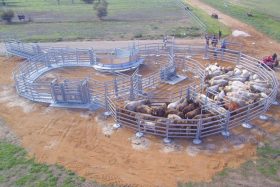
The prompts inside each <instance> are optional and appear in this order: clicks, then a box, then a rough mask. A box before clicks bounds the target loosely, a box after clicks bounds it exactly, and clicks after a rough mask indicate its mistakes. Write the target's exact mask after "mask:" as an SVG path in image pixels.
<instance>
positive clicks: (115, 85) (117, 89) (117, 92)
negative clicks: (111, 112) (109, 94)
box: [114, 77, 119, 97]
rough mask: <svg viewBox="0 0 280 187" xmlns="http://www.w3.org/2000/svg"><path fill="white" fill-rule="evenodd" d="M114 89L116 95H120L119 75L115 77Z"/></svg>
mask: <svg viewBox="0 0 280 187" xmlns="http://www.w3.org/2000/svg"><path fill="white" fill-rule="evenodd" d="M114 90H115V97H119V88H118V82H117V77H115V79H114Z"/></svg>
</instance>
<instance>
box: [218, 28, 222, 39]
mask: <svg viewBox="0 0 280 187" xmlns="http://www.w3.org/2000/svg"><path fill="white" fill-rule="evenodd" d="M221 38H222V31H221V30H219V40H221Z"/></svg>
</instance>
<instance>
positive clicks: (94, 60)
mask: <svg viewBox="0 0 280 187" xmlns="http://www.w3.org/2000/svg"><path fill="white" fill-rule="evenodd" d="M88 53H89V59H90V65H95V64H96V57H95V53H94V52H93V49H90V50H89V51H88Z"/></svg>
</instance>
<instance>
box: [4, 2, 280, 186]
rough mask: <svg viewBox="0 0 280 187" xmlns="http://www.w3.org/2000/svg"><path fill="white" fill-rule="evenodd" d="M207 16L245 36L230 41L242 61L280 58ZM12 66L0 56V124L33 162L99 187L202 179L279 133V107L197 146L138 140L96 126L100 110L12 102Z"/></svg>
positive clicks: (261, 42)
mask: <svg viewBox="0 0 280 187" xmlns="http://www.w3.org/2000/svg"><path fill="white" fill-rule="evenodd" d="M190 2H191V4H192V5H194V6H199V7H200V8H202V9H205V10H206V11H208V13H211V12H213V11H214V10H213V9H211V8H210V7H208V6H206V5H204V4H201V3H200V2H199V1H194V0H191V1H190ZM215 12H217V13H218V14H219V16H220V17H221V21H222V22H223V23H225V24H227V25H229V26H230V27H231V28H232V29H233V30H235V29H238V30H242V31H245V32H247V33H249V34H250V35H251V36H250V37H246V38H242V37H238V38H233V37H232V38H231V40H234V41H238V42H241V43H242V44H243V45H244V47H243V49H244V51H246V52H247V53H249V54H250V55H254V56H257V57H261V56H263V55H269V54H271V53H272V52H275V50H276V49H277V51H276V52H278V53H279V52H280V45H279V44H277V43H276V42H274V41H272V40H271V39H269V38H267V37H265V36H263V35H262V34H260V33H258V32H257V31H255V30H254V29H253V28H251V27H250V26H247V25H245V24H243V23H240V22H238V21H237V20H234V19H232V18H230V17H228V16H225V15H223V14H222V13H220V12H218V11H215ZM200 41H201V40H200ZM253 43H254V44H253ZM19 63H20V59H17V58H5V57H0V115H1V118H2V119H3V120H4V121H5V122H6V124H7V125H8V127H9V128H10V129H12V130H13V131H14V132H15V134H16V135H17V136H18V137H19V139H20V141H21V144H22V146H24V147H25V148H26V149H27V150H28V152H29V153H30V155H31V156H35V158H36V160H38V161H39V162H44V163H50V164H53V163H59V164H62V165H64V166H65V167H66V168H68V169H71V170H73V171H75V172H77V173H78V174H79V175H81V176H84V177H86V178H88V179H93V180H96V181H97V182H100V183H103V184H117V185H127V186H145V187H147V186H160V187H165V186H167V187H169V186H176V184H177V182H188V181H196V182H197V181H210V180H211V178H212V177H213V175H215V174H216V173H217V172H219V171H222V170H223V169H224V168H225V167H231V168H236V167H238V166H240V164H242V163H244V162H245V161H247V160H249V159H255V158H256V147H257V146H258V145H259V144H260V143H261V142H262V141H264V140H265V138H266V136H267V135H268V134H273V133H276V132H279V131H280V126H279V119H280V114H279V112H278V111H279V107H275V106H274V107H272V108H271V109H270V111H269V113H268V114H269V115H270V116H271V117H272V118H271V119H270V120H269V121H267V122H263V121H260V120H255V121H254V124H255V128H253V129H251V130H246V129H243V128H242V127H239V128H236V129H233V130H232V131H231V133H232V135H231V136H230V138H229V139H224V138H223V137H222V136H220V135H217V136H212V137H209V138H206V139H204V140H203V141H204V142H203V144H202V145H199V146H195V145H193V144H192V142H191V140H176V141H175V142H173V143H172V144H171V145H164V144H163V143H162V139H160V138H157V137H154V136H145V137H144V138H142V139H141V140H140V141H139V140H137V139H135V137H134V132H132V131H130V130H128V129H125V128H121V129H119V130H117V131H115V130H113V128H112V125H113V121H112V120H111V119H107V120H104V118H103V116H102V111H97V112H89V111H82V110H66V109H57V108H51V107H48V106H46V105H42V104H39V103H33V102H30V101H28V100H26V99H23V98H21V97H19V96H18V95H17V94H16V92H15V88H14V82H13V79H12V72H13V69H14V68H15V67H16V66H17V65H18V64H19ZM277 71H279V70H277ZM278 76H279V72H278Z"/></svg>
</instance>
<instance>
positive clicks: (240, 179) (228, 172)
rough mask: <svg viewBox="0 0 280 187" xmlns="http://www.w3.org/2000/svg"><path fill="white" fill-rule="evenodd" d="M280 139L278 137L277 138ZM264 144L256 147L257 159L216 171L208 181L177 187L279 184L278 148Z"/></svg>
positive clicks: (279, 161)
mask: <svg viewBox="0 0 280 187" xmlns="http://www.w3.org/2000/svg"><path fill="white" fill-rule="evenodd" d="M275 141H280V138H279V137H278V138H277V140H275ZM277 145H278V146H276V147H272V146H270V145H269V144H266V145H264V146H262V147H259V148H257V155H258V159H257V160H254V161H248V162H246V163H244V164H243V165H242V166H241V167H240V168H237V169H230V168H226V169H224V170H223V171H221V172H220V173H218V174H217V175H216V176H215V177H214V178H213V181H212V182H210V183H193V182H189V183H179V184H178V187H216V186H229V187H234V186H254V185H256V184H258V185H257V186H279V184H280V149H279V142H278V143H277Z"/></svg>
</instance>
